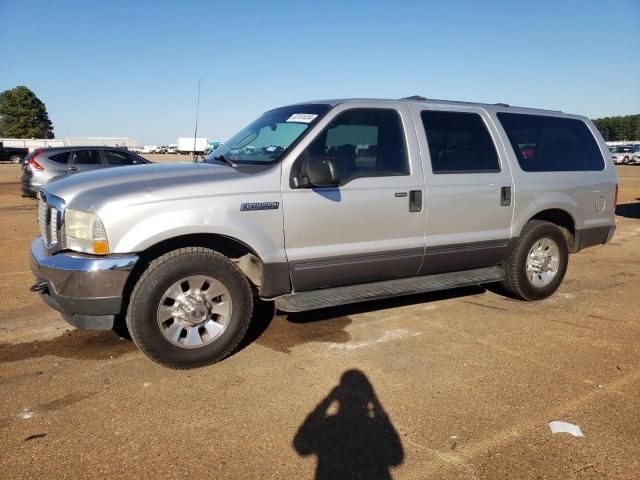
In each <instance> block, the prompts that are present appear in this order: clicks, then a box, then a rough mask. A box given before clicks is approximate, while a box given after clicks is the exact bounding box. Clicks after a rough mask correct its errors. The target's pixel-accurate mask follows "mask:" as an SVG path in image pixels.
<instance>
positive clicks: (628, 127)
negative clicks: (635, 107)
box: [593, 114, 640, 142]
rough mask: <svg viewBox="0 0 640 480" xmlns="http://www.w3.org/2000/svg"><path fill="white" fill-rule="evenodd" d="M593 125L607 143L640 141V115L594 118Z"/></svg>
mask: <svg viewBox="0 0 640 480" xmlns="http://www.w3.org/2000/svg"><path fill="white" fill-rule="evenodd" d="M593 123H594V124H595V126H596V127H598V130H600V133H601V134H602V136H603V137H604V139H605V141H607V142H621V141H624V140H640V114H637V115H624V116H618V117H604V118H596V119H595V120H593Z"/></svg>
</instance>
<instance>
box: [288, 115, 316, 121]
mask: <svg viewBox="0 0 640 480" xmlns="http://www.w3.org/2000/svg"><path fill="white" fill-rule="evenodd" d="M317 116H318V115H315V114H313V113H294V114H293V115H291V116H290V117H289V118H287V122H298V123H311V122H313V120H314V119H315V118H316V117H317Z"/></svg>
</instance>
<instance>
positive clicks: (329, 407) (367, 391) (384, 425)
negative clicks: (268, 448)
mask: <svg viewBox="0 0 640 480" xmlns="http://www.w3.org/2000/svg"><path fill="white" fill-rule="evenodd" d="M293 446H294V448H295V449H296V451H297V452H298V453H299V454H300V455H301V456H307V455H311V454H315V455H316V456H317V457H318V465H317V468H316V476H315V478H316V480H328V479H338V478H339V479H369V480H382V479H384V480H387V479H391V472H390V467H393V466H397V465H400V464H401V463H402V461H403V459H404V451H403V448H402V443H401V441H400V437H399V435H398V432H396V430H395V428H394V427H393V424H392V423H391V420H390V419H389V416H388V415H387V413H386V412H385V411H384V409H383V408H382V405H381V404H380V402H379V400H378V397H377V396H376V394H375V392H374V390H373V387H372V385H371V383H369V380H368V379H367V377H366V376H365V374H364V373H362V372H361V371H360V370H348V371H347V372H345V373H344V374H343V375H342V378H341V380H340V384H339V385H338V386H337V387H335V388H334V389H333V390H332V391H331V392H330V393H329V395H327V396H326V397H325V398H324V399H323V400H322V401H321V402H320V403H319V404H318V405H317V406H316V408H315V409H314V410H313V411H312V412H311V413H310V414H309V416H308V417H307V418H306V420H305V421H304V423H303V424H302V425H301V426H300V428H299V429H298V432H297V433H296V436H295V438H294V440H293Z"/></svg>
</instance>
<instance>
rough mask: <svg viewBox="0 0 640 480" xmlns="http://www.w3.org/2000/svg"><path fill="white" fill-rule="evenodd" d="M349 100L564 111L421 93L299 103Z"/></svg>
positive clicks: (326, 103)
mask: <svg viewBox="0 0 640 480" xmlns="http://www.w3.org/2000/svg"><path fill="white" fill-rule="evenodd" d="M349 102H381V103H384V102H389V103H391V102H393V103H397V102H404V103H417V104H426V105H461V106H474V107H481V108H485V109H492V110H505V109H518V110H530V111H532V112H535V111H538V112H556V113H562V112H561V111H560V110H548V109H542V108H530V107H516V106H512V105H509V104H507V103H502V102H498V103H480V102H466V101H461V100H440V99H433V98H425V97H422V96H420V95H412V96H411V97H404V98H397V99H392V98H337V99H328V100H312V101H309V102H299V103H298V104H310V103H311V104H325V105H331V106H332V107H335V106H336V105H340V104H342V103H349Z"/></svg>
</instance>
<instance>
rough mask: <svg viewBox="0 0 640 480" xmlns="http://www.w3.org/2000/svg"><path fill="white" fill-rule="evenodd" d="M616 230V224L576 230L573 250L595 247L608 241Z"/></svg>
mask: <svg viewBox="0 0 640 480" xmlns="http://www.w3.org/2000/svg"><path fill="white" fill-rule="evenodd" d="M615 231H616V226H615V225H605V226H603V227H591V228H581V229H578V230H576V232H575V236H574V239H573V252H579V251H580V250H582V249H584V248H588V247H595V246H596V245H602V244H603V243H607V242H608V241H609V240H611V238H612V237H613V234H614V233H615Z"/></svg>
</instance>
